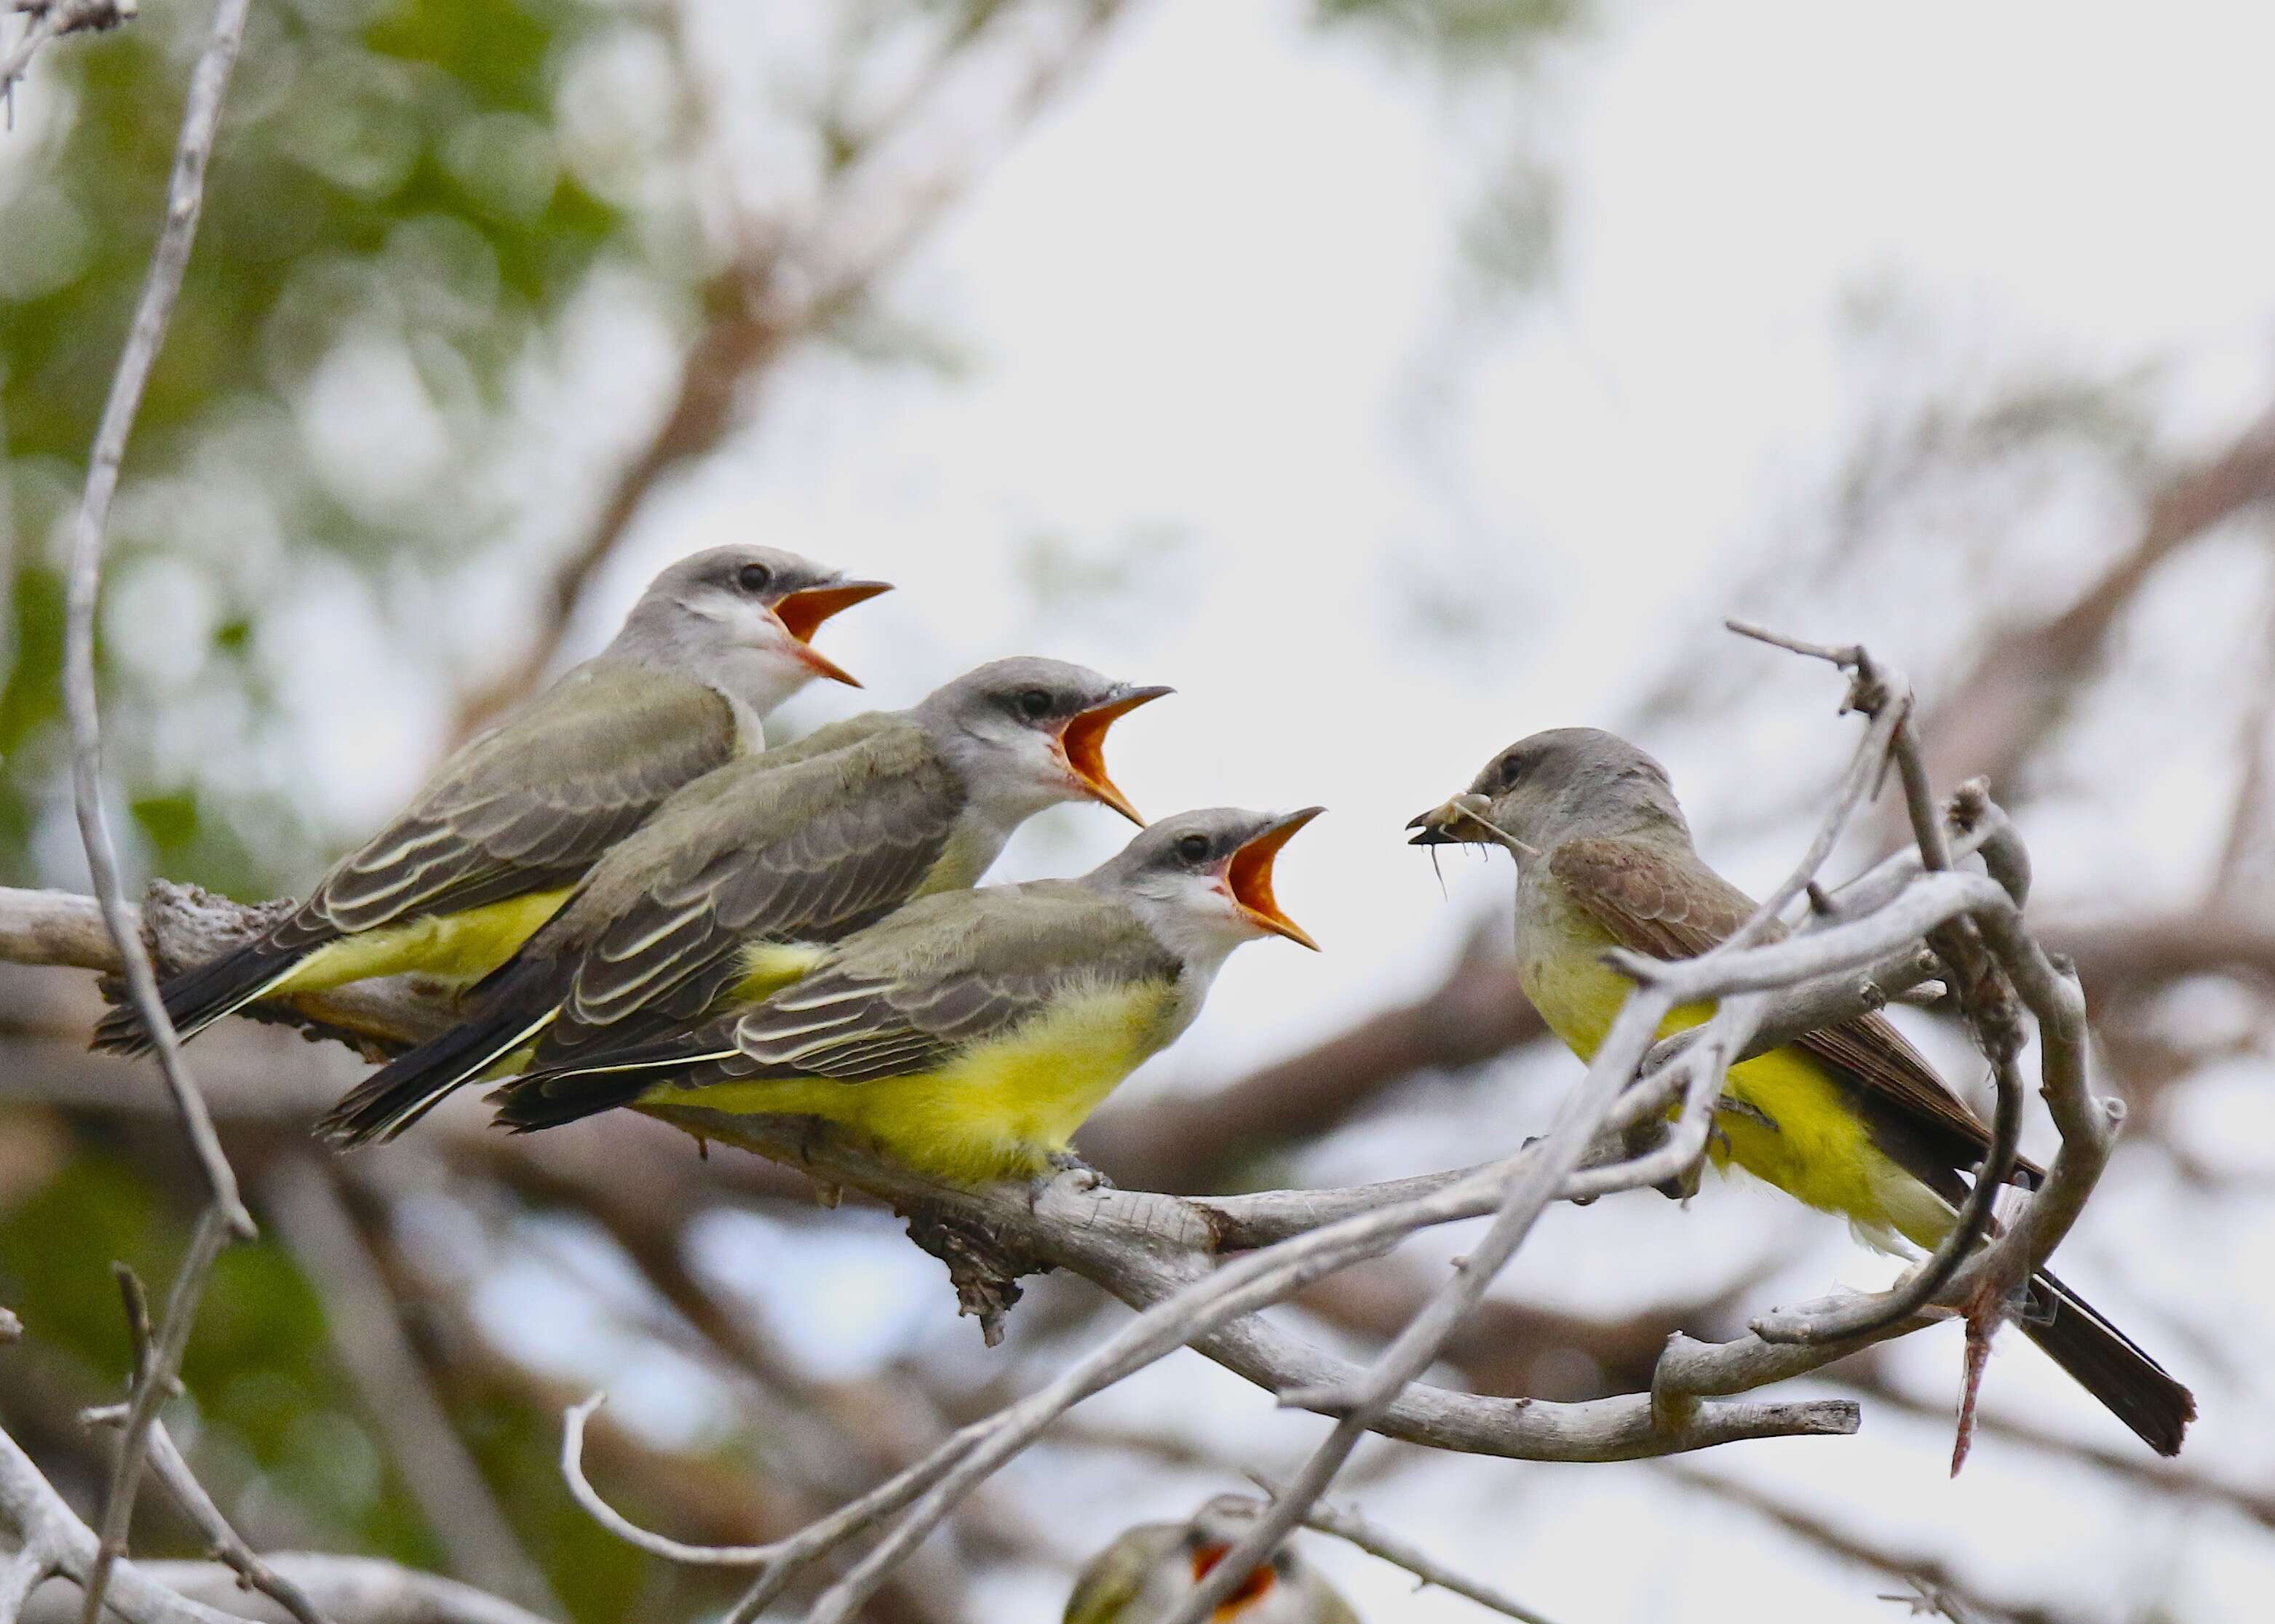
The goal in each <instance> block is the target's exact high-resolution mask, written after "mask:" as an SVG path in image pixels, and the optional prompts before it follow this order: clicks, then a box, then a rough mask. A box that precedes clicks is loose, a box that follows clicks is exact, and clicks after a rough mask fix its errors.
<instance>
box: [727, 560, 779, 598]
mask: <svg viewBox="0 0 2275 1624" xmlns="http://www.w3.org/2000/svg"><path fill="white" fill-rule="evenodd" d="M774 579H775V572H774V571H773V570H769V569H767V567H766V565H764V564H744V566H743V567H742V568H741V569H739V570H736V571H735V585H737V586H739V587H741V588H742V589H743V590H744V592H748V593H761V592H764V591H766V589H767V587H769V586H771V585H774Z"/></svg>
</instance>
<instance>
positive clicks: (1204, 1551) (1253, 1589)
mask: <svg viewBox="0 0 2275 1624" xmlns="http://www.w3.org/2000/svg"><path fill="white" fill-rule="evenodd" d="M1231 1554H1232V1547H1231V1546H1230V1545H1203V1546H1202V1547H1201V1548H1200V1549H1199V1550H1198V1551H1196V1552H1193V1582H1194V1583H1195V1584H1198V1583H1199V1582H1201V1581H1202V1580H1204V1579H1206V1578H1207V1577H1208V1576H1209V1573H1210V1571H1211V1570H1212V1569H1213V1568H1214V1567H1216V1565H1217V1564H1218V1563H1219V1562H1221V1561H1222V1560H1224V1559H1225V1558H1226V1557H1228V1556H1230V1555H1231ZM1278 1582H1280V1575H1278V1574H1275V1573H1274V1572H1273V1571H1272V1564H1271V1563H1269V1562H1258V1564H1257V1565H1256V1571H1255V1572H1254V1573H1252V1574H1251V1575H1248V1577H1247V1578H1245V1579H1243V1580H1242V1581H1241V1582H1240V1588H1239V1589H1238V1590H1235V1591H1233V1593H1232V1594H1231V1595H1229V1596H1228V1597H1226V1598H1224V1602H1223V1605H1221V1606H1220V1607H1218V1608H1217V1610H1216V1613H1215V1614H1214V1618H1215V1624H1228V1621H1229V1620H1233V1619H1236V1618H1238V1617H1239V1616H1240V1615H1241V1613H1243V1612H1244V1611H1245V1610H1246V1609H1247V1608H1248V1606H1249V1605H1251V1603H1253V1602H1256V1601H1258V1600H1260V1599H1261V1598H1264V1597H1266V1596H1267V1595H1269V1594H1270V1593H1271V1590H1272V1587H1273V1586H1274V1585H1275V1584H1277V1583H1278Z"/></svg>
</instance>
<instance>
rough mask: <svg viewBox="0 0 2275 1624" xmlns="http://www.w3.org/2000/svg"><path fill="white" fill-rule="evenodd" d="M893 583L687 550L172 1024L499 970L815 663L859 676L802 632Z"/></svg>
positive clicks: (206, 977)
mask: <svg viewBox="0 0 2275 1624" xmlns="http://www.w3.org/2000/svg"><path fill="white" fill-rule="evenodd" d="M888 590H890V589H889V588H888V586H887V585H886V584H885V583H884V582H882V581H855V580H848V579H847V578H845V577H844V576H843V575H841V574H839V573H838V572H837V571H835V570H830V569H828V568H826V567H824V566H823V565H820V564H817V563H813V562H812V561H811V560H808V559H804V558H800V557H798V556H797V555H796V554H794V553H784V552H780V551H778V550H776V549H775V548H764V547H721V548H711V549H710V550H708V551H707V552H701V553H696V554H692V555H690V556H688V557H686V558H683V559H681V560H680V561H679V562H678V563H675V564H673V565H672V566H671V567H670V568H669V569H668V570H664V571H663V573H662V574H661V575H659V576H657V577H656V578H655V579H654V581H653V582H651V583H650V584H649V585H648V588H647V590H646V592H645V593H642V594H641V596H640V600H639V602H638V603H636V604H634V605H633V606H632V610H631V614H630V615H629V616H626V618H625V620H624V630H623V631H619V632H618V633H617V634H616V639H615V640H614V641H613V642H611V643H610V644H609V645H608V647H606V648H604V649H602V650H601V652H600V653H598V654H596V655H594V656H593V658H592V659H590V660H588V661H586V662H585V663H584V664H582V665H580V666H578V667H577V668H575V669H574V670H572V671H571V672H570V673H569V674H568V675H567V676H563V678H562V679H561V680H560V681H559V682H557V683H556V684H553V686H552V687H550V688H549V689H548V690H546V691H544V692H543V693H541V694H540V695H538V696H537V697H536V698H535V699H533V700H531V701H530V702H529V704H528V705H526V706H524V707H523V708H522V709H520V710H519V711H518V713H516V714H513V715H512V716H510V717H508V718H507V719H506V720H505V721H502V722H500V723H499V724H498V725H497V726H496V727H495V728H492V729H489V730H488V731H487V732H484V733H481V734H479V735H477V736H475V737H473V738H472V739H469V740H467V741H466V743H465V744H463V745H461V746H460V747H459V748H458V749H457V751H455V752H452V754H451V755H450V759H447V760H446V761H444V762H443V763H442V767H439V768H438V769H437V770H436V771H435V774H434V776H433V777H431V778H429V779H428V780H427V784H426V787H425V788H423V789H420V790H419V794H418V796H417V797H415V798H414V799H413V800H412V803H411V804H410V805H409V806H408V807H407V808H405V809H404V811H403V812H401V813H400V814H399V815H397V818H396V819H395V820H394V821H393V822H391V823H389V825H388V826H387V827H386V828H385V829H383V830H382V831H381V832H380V833H379V834H377V835H374V836H373V837H372V838H371V839H370V840H368V841H366V842H364V843H363V844H362V845H361V846H359V847H358V848H357V849H356V850H354V851H352V852H350V853H349V854H348V855H347V856H346V857H343V858H341V859H340V861H339V862H338V863H337V864H336V865H334V866H333V868H332V870H331V872H329V873H328V874H326V875H325V876H324V878H323V880H321V882H320V883H319V884H318V885H317V887H316V889H315V891H314V894H313V895H310V897H309V898H308V900H307V901H306V903H302V904H301V905H300V906H299V908H298V909H297V910H294V911H293V912H292V913H291V915H290V916H289V917H288V918H285V919H283V920H282V921H281V922H279V923H278V924H276V925H274V926H272V927H270V928H269V929H268V931H266V932H264V933H262V934H261V935H260V936H258V937H256V938H255V939H254V940H252V941H249V942H247V943H246V944H245V945H244V946H243V947H240V948H236V949H234V950H233V951H231V952H229V953H225V954H223V955H222V956H220V957H219V958H216V959H214V960H212V961H211V962H210V963H204V964H200V965H197V966H195V967H194V968H193V969H190V970H186V971H182V972H181V973H180V974H178V975H175V976H171V977H169V978H167V980H166V982H165V984H164V985H163V986H162V987H161V988H160V992H161V994H162V997H163V998H164V1000H165V1005H166V1013H167V1014H168V1015H169V1016H172V1017H173V1021H174V1024H175V1029H176V1030H177V1031H179V1032H180V1033H181V1035H182V1036H183V1037H185V1038H189V1037H193V1036H194V1035H196V1034H197V1033H198V1032H200V1031H203V1030H204V1029H205V1028H206V1027H208V1026H209V1025H211V1024H212V1023H214V1022H215V1021H217V1020H219V1019H220V1018H221V1017H222V1016H225V1015H228V1014H231V1012H233V1011H235V1010H237V1009H240V1008H244V1007H245V1006H246V1004H248V1003H251V1002H252V1001H254V1000H255V999H259V998H268V997H273V996H279V995H285V994H291V993H313V992H320V991H323V990H326V989H329V988H331V987H336V986H343V985H344V984H345V983H347V982H350V981H360V980H363V979H365V978H368V977H372V976H387V975H394V974H397V973H398V972H400V971H412V970H416V971H422V972H424V973H426V974H427V975H431V976H433V977H435V978H436V979H438V980H440V981H442V982H444V983H446V984H459V985H463V984H465V983H467V982H471V981H473V980H476V979H478V978H480V977H482V976H484V975H487V974H488V972H489V971H492V970H494V969H495V968H496V967H497V966H498V965H499V964H500V963H503V962H504V960H505V959H506V957H507V956H509V955H510V954H511V953H512V952H513V950H514V949H515V948H517V947H518V946H520V945H521V943H522V941H523V940H525V938H526V937H527V936H528V935H529V933H531V932H532V931H533V930H535V929H536V928H537V927H538V926H539V925H541V924H542V923H544V921H545V919H546V918H548V916H549V915H550V914H551V913H552V912H553V910H555V909H556V908H557V907H559V906H560V904H561V901H562V899H563V897H564V896H566V895H568V891H567V888H568V887H569V886H570V885H571V884H572V883H573V882H574V881H575V880H576V879H577V877H578V875H579V874H582V873H583V872H585V870H586V869H587V868H589V867H590V866H591V865H592V864H593V860H594V859H595V858H597V857H599V856H600V855H601V853H602V852H604V851H606V850H608V848H609V847H610V846H612V845H614V844H615V843H616V842H618V841H620V840H622V839H623V838H624V836H625V835H629V834H630V833H631V831H632V830H634V829H636V828H638V827H639V825H640V823H641V821H642V820H645V819H646V817H647V815H648V814H649V813H650V812H654V810H655V809H656V807H657V806H659V805H660V804H662V802H663V800H664V798H665V797H667V796H669V795H670V794H671V793H672V791H674V790H675V789H678V788H679V787H680V786H681V785H683V784H685V783H687V782H690V781H691V780H693V779H695V778H697V777H699V776H700V775H702V774H705V773H707V772H709V771H710V770H711V769H712V768H714V767H718V766H720V765H722V763H724V762H726V761H728V760H729V759H733V758H734V757H736V756H737V755H738V754H740V753H743V752H755V751H758V750H762V749H764V748H765V743H766V739H765V734H764V730H763V728H762V722H763V720H764V718H765V716H766V715H767V713H768V712H769V711H771V710H773V709H774V708H775V706H778V705H780V704H781V703H782V701H783V700H785V699H789V698H790V695H791V694H793V693H796V692H797V691H798V690H799V689H800V688H802V687H804V686H805V684H806V683H808V682H809V681H811V680H812V679H813V678H814V677H816V676H826V677H828V678H830V679H832V680H833V681H836V682H841V683H849V684H852V685H853V686H855V687H858V686H860V684H858V683H855V682H854V680H853V678H852V677H850V676H847V675H846V674H845V672H843V670H841V669H839V668H838V667H837V666H836V665H835V663H834V662H832V661H830V660H829V659H828V657H826V656H825V655H823V654H822V653H820V652H819V651H818V650H816V649H815V648H814V647H813V646H812V644H811V642H810V641H809V639H810V638H812V637H813V632H814V630H815V629H816V628H817V627H819V626H820V624H821V623H822V622H823V621H825V620H827V619H828V618H829V616H832V615H835V613H837V612H838V611H839V610H840V609H843V608H850V607H851V606H852V605H854V604H856V603H858V602H860V601H862V600H864V599H865V598H873V597H874V596H876V595H877V594H878V593H881V592H886V591H888ZM95 1046H96V1047H98V1048H109V1049H117V1050H119V1051H121V1052H123V1053H127V1054H134V1053H139V1052H140V1051H141V1050H143V1049H145V1048H147V1047H148V1046H149V1039H148V1036H147V1034H146V1033H145V1032H144V1031H143V1030H142V1025H141V1022H140V1018H139V1017H138V1016H136V1015H135V1014H134V1012H133V1011H132V1009H131V1008H117V1009H114V1010H112V1011H111V1012H110V1014H109V1015H108V1016H105V1017H104V1018H103V1020H102V1023H101V1024H100V1025H99V1026H98V1027H97V1028H96V1030H95Z"/></svg>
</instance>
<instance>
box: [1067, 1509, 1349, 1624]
mask: <svg viewBox="0 0 2275 1624" xmlns="http://www.w3.org/2000/svg"><path fill="white" fill-rule="evenodd" d="M1256 1513H1257V1506H1256V1502H1255V1501H1253V1500H1251V1499H1243V1497H1241V1496H1239V1495H1237V1494H1226V1495H1220V1496H1219V1497H1218V1498H1216V1499H1213V1500H1211V1501H1210V1502H1209V1503H1208V1504H1207V1505H1206V1506H1204V1507H1201V1508H1200V1510H1199V1511H1198V1512H1196V1513H1195V1514H1193V1516H1192V1517H1191V1518H1190V1520H1189V1521H1187V1522H1143V1523H1140V1524H1138V1526H1137V1527H1136V1528H1133V1529H1131V1530H1129V1531H1128V1532H1127V1533H1125V1534H1123V1535H1122V1537H1120V1538H1118V1539H1116V1540H1115V1542H1114V1543H1113V1544H1112V1545H1108V1546H1107V1547H1106V1549H1105V1550H1103V1551H1101V1552H1099V1553H1098V1554H1097V1555H1096V1556H1094V1557H1092V1558H1091V1559H1090V1560H1089V1561H1087V1562H1085V1563H1084V1564H1083V1569H1082V1573H1081V1575H1079V1576H1078V1577H1077V1579H1076V1580H1075V1582H1074V1593H1073V1594H1072V1595H1071V1596H1069V1597H1068V1598H1067V1605H1066V1613H1064V1615H1063V1617H1062V1624H1160V1620H1163V1619H1166V1618H1168V1616H1169V1615H1170V1614H1171V1613H1174V1612H1175V1610H1176V1607H1177V1604H1178V1603H1180V1602H1182V1601H1183V1600H1184V1598H1186V1597H1188V1596H1190V1594H1192V1591H1193V1588H1194V1587H1195V1586H1196V1585H1198V1584H1199V1583H1200V1582H1201V1581H1202V1580H1203V1579H1205V1578H1206V1577H1207V1576H1208V1575H1209V1572H1210V1570H1211V1569H1213V1567H1216V1565H1217V1564H1218V1563H1219V1562H1221V1561H1222V1560H1224V1559H1225V1557H1226V1556H1227V1555H1228V1554H1229V1553H1230V1552H1231V1550H1232V1547H1233V1545H1234V1544H1235V1543H1236V1541H1238V1539H1239V1538H1240V1537H1241V1536H1242V1535H1243V1534H1245V1533H1246V1532H1247V1531H1248V1530H1249V1528H1250V1527H1251V1525H1252V1524H1253V1523H1254V1522H1255V1520H1256ZM1214 1619H1215V1624H1358V1614H1357V1613H1353V1612H1352V1611H1351V1609H1350V1604H1349V1603H1348V1602H1346V1601H1344V1600H1343V1598H1342V1597H1341V1596H1338V1595H1337V1594H1335V1591H1334V1588H1333V1587H1332V1586H1331V1585H1329V1584H1328V1583H1327V1582H1326V1580H1325V1579H1323V1578H1321V1577H1320V1576H1319V1569H1317V1568H1316V1567H1312V1566H1311V1563H1309V1562H1308V1561H1306V1560H1304V1557H1303V1554H1302V1553H1301V1552H1298V1551H1297V1550H1296V1547H1295V1546H1294V1545H1282V1546H1281V1547H1280V1549H1279V1550H1278V1551H1277V1552H1274V1554H1273V1557H1272V1560H1270V1561H1268V1562H1266V1563H1265V1564H1263V1565H1262V1566H1261V1567H1258V1568H1257V1570H1256V1571H1255V1572H1254V1573H1253V1574H1251V1575H1249V1576H1248V1578H1247V1580H1246V1581H1245V1582H1243V1584H1242V1585H1241V1587H1240V1588H1239V1589H1238V1590H1235V1591H1234V1592H1233V1594H1232V1596H1231V1597H1230V1598H1228V1600H1227V1601H1226V1602H1225V1604H1224V1605H1222V1606H1221V1607H1219V1608H1218V1609H1217V1610H1216V1613H1215V1614H1214Z"/></svg>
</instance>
